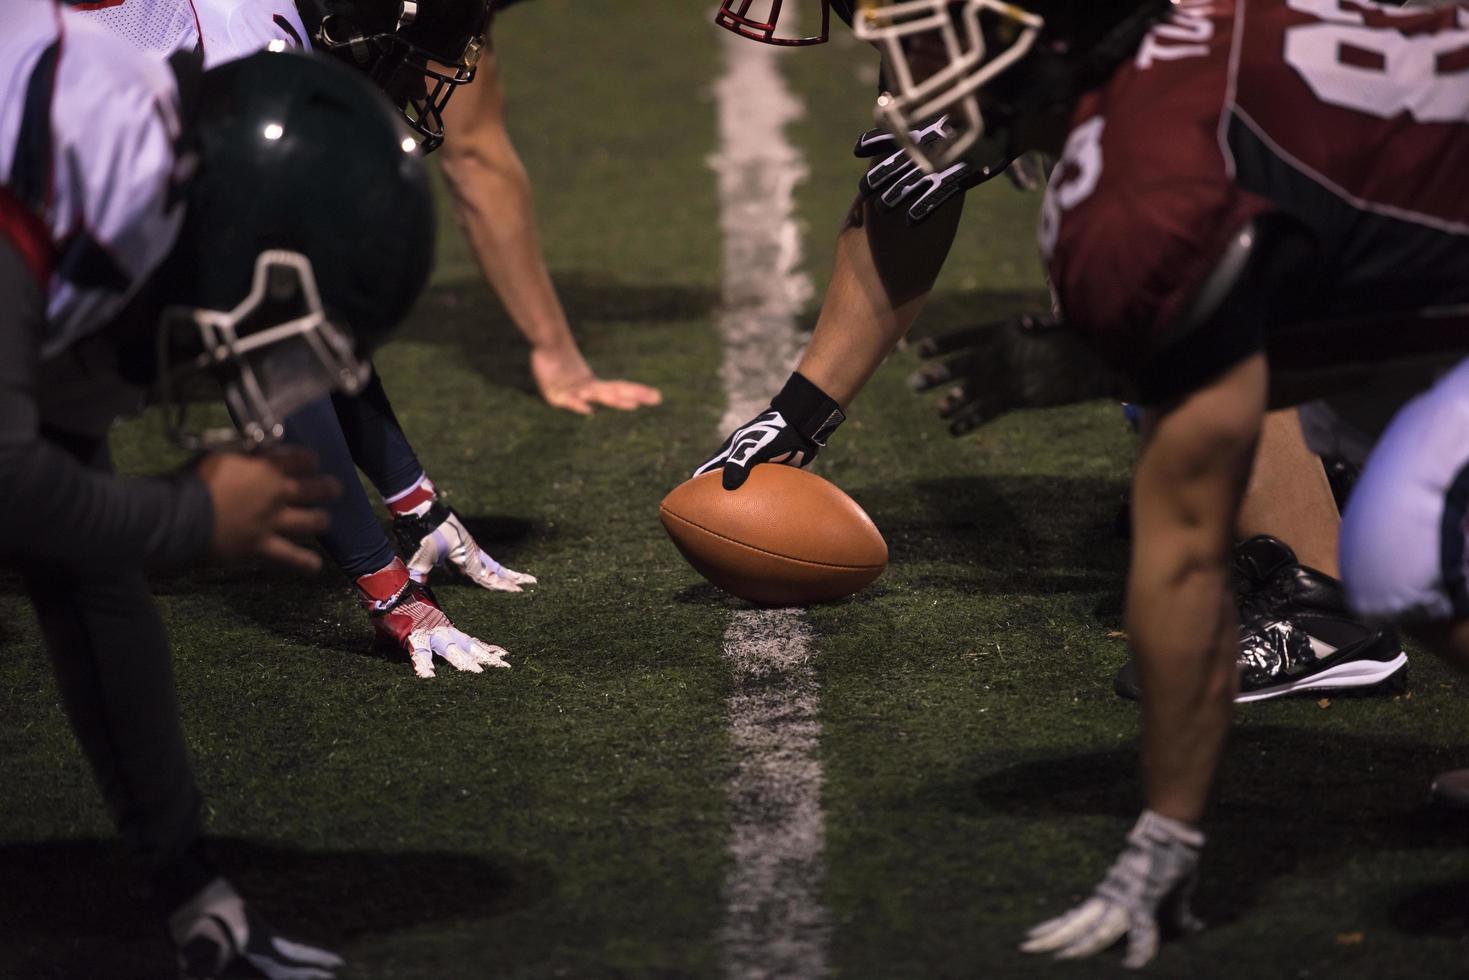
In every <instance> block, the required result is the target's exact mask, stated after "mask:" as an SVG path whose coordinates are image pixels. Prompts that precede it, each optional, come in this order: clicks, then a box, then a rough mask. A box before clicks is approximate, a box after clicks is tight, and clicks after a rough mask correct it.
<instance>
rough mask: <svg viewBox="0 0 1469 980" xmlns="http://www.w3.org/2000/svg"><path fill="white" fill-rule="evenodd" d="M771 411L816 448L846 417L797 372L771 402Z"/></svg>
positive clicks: (823, 393)
mask: <svg viewBox="0 0 1469 980" xmlns="http://www.w3.org/2000/svg"><path fill="white" fill-rule="evenodd" d="M770 407H771V408H773V409H775V410H776V411H777V412H779V413H780V414H781V417H782V418H784V419H785V420H786V424H787V425H789V426H790V427H791V428H793V429H795V430H796V431H797V432H799V433H800V434H801V435H802V436H803V437H804V438H806V439H809V440H810V441H811V442H814V443H815V444H816V445H818V446H825V445H826V441H827V440H828V439H830V438H831V435H832V433H833V432H835V431H836V430H837V427H838V426H840V425H841V424H842V423H843V422H845V421H846V420H847V415H846V413H845V412H843V411H842V407H841V406H840V405H838V404H837V403H836V401H835V400H834V399H833V398H832V397H831V396H830V395H828V394H827V393H826V392H824V391H822V390H821V389H820V388H818V387H816V385H814V384H812V383H811V382H810V381H809V380H807V379H806V377H805V376H803V375H802V374H801V373H800V372H799V371H796V372H792V373H791V377H790V380H788V381H787V382H786V383H785V387H784V388H782V389H780V393H779V394H777V395H776V396H775V397H774V398H772V399H771V400H770Z"/></svg>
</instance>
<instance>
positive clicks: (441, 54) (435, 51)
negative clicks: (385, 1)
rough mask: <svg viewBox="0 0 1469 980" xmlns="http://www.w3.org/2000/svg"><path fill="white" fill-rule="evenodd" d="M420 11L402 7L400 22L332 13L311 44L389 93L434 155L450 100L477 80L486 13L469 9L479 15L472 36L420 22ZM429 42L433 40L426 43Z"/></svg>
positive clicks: (416, 6) (414, 5) (467, 30)
mask: <svg viewBox="0 0 1469 980" xmlns="http://www.w3.org/2000/svg"><path fill="white" fill-rule="evenodd" d="M419 6H420V5H419V4H417V3H402V4H399V5H398V7H397V13H396V16H395V17H394V18H393V19H391V20H388V21H383V20H381V19H377V18H369V17H368V16H367V14H366V13H363V14H357V15H354V14H353V13H340V12H329V13H326V14H325V15H324V16H323V17H322V19H321V23H320V27H319V29H317V30H316V32H315V33H314V35H313V37H312V41H313V43H314V44H315V45H316V46H317V47H319V48H322V49H323V50H326V51H330V52H332V53H333V54H335V55H337V56H339V57H342V58H345V60H347V61H348V62H350V63H351V64H352V65H353V66H354V67H356V68H357V69H358V70H359V71H362V72H363V73H365V74H366V75H367V76H368V77H369V78H370V79H371V80H372V81H373V82H374V83H375V84H376V85H377V86H378V87H379V88H381V89H382V90H383V91H384V92H386V93H387V95H388V98H389V99H390V100H392V102H393V103H394V104H395V105H397V106H398V107H399V109H400V110H401V111H402V113H403V116H404V117H405V118H406V120H407V122H408V126H409V128H410V129H411V130H412V131H413V133H414V138H415V139H416V141H417V142H418V145H419V149H420V150H422V151H423V152H424V153H432V152H433V151H434V150H436V149H438V148H439V147H440V146H441V145H443V142H444V107H445V106H447V105H448V103H449V97H450V96H451V95H453V94H454V90H455V89H457V88H458V87H459V86H461V85H465V84H468V83H469V82H471V81H473V80H474V73H475V68H476V66H477V64H478V62H479V56H480V51H481V50H482V49H483V47H484V31H485V29H486V23H487V18H488V7H484V8H480V7H479V6H478V5H476V4H472V3H471V4H469V5H468V7H470V8H473V9H474V10H477V11H479V14H480V17H479V22H478V26H477V28H474V29H473V32H471V29H470V28H466V27H459V26H455V25H449V24H444V23H441V22H440V23H435V22H432V21H430V22H427V23H424V22H420V21H419V18H420V16H421V12H420V10H419ZM365 9H366V5H364V10H365ZM435 9H438V8H435ZM415 25H417V27H415ZM425 36H427V37H428V38H429V39H430V40H427V41H424V40H422V39H423V38H424V37H425ZM420 42H422V43H420ZM425 45H431V46H425Z"/></svg>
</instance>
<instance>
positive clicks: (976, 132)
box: [852, 0, 1046, 173]
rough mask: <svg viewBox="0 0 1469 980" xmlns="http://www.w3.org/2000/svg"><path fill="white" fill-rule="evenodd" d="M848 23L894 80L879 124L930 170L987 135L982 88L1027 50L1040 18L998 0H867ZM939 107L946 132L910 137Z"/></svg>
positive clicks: (1039, 29)
mask: <svg viewBox="0 0 1469 980" xmlns="http://www.w3.org/2000/svg"><path fill="white" fill-rule="evenodd" d="M852 26H853V30H854V31H855V32H856V34H857V37H859V38H861V39H862V40H864V41H870V42H872V43H873V44H876V45H877V46H878V47H879V48H880V49H881V51H882V52H883V59H884V62H885V65H886V67H887V70H888V79H889V83H890V84H891V85H892V86H893V91H891V92H887V93H884V94H883V95H882V97H881V98H879V99H878V102H877V108H876V110H875V116H876V120H877V123H878V125H880V126H882V127H883V128H885V129H887V130H889V131H891V132H892V133H893V135H894V136H895V137H897V139H898V141H899V142H900V143H901V144H902V145H903V147H904V149H906V150H907V151H908V155H909V156H910V157H912V158H913V160H914V161H915V162H916V163H918V164H919V166H921V167H922V168H923V169H924V170H925V172H927V173H934V172H937V171H939V170H943V169H944V168H946V167H949V166H951V165H952V164H954V163H956V162H958V161H959V160H961V159H963V158H964V157H965V155H966V154H967V153H968V152H969V151H970V150H971V149H973V148H974V147H975V145H976V144H977V143H978V142H979V141H980V140H981V139H982V138H984V137H985V136H986V135H987V133H986V120H985V115H984V111H983V109H982V107H981V102H980V90H981V89H983V88H985V87H986V86H990V85H992V84H993V83H994V81H995V80H996V79H997V78H999V77H1000V76H1001V75H1004V74H1005V73H1006V72H1008V71H1010V70H1011V69H1012V68H1014V67H1015V66H1016V65H1017V64H1018V63H1019V62H1020V61H1022V60H1023V59H1024V58H1025V57H1026V56H1027V55H1029V54H1030V53H1031V51H1032V50H1033V49H1034V48H1035V46H1036V42H1037V40H1038V39H1039V38H1040V36H1041V32H1042V31H1043V30H1044V29H1045V26H1046V21H1045V18H1043V17H1041V16H1040V15H1038V14H1035V13H1032V12H1030V11H1028V10H1024V9H1022V8H1021V7H1019V6H1016V5H1014V4H1011V3H1005V2H1003V0H897V2H885V0H866V2H864V3H863V4H861V5H860V6H859V8H858V11H857V16H856V18H855V19H854V21H853V24H852ZM945 114H947V115H948V116H949V123H950V129H951V130H953V136H952V137H951V138H950V139H948V140H945V141H941V142H938V143H931V144H929V145H926V146H920V145H918V144H917V143H916V142H915V141H914V140H913V138H912V136H911V135H910V134H911V133H912V132H914V131H917V130H922V129H923V128H924V126H925V125H926V124H927V123H929V122H931V121H933V120H934V119H936V118H938V117H939V116H942V115H945Z"/></svg>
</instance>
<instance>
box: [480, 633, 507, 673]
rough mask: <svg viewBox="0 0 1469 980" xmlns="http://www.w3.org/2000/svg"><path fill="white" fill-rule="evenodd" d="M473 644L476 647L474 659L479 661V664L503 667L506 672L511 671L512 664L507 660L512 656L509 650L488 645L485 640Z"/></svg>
mask: <svg viewBox="0 0 1469 980" xmlns="http://www.w3.org/2000/svg"><path fill="white" fill-rule="evenodd" d="M472 643H473V646H474V649H473V653H474V659H475V660H477V661H478V662H479V663H482V664H484V665H485V666H486V667H503V668H504V669H506V670H509V669H510V664H509V663H507V662H506V660H505V658H506V657H508V656H510V651H509V650H506V649H505V648H504V647H497V646H495V645H493V644H490V643H486V642H485V641H483V640H473V641H472Z"/></svg>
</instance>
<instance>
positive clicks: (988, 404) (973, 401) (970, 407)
mask: <svg viewBox="0 0 1469 980" xmlns="http://www.w3.org/2000/svg"><path fill="white" fill-rule="evenodd" d="M971 392H972V389H964V394H963V395H962V398H963V400H964V404H963V405H962V406H961V407H959V408H957V409H955V410H954V411H953V413H952V414H950V415H949V416H948V418H949V435H951V436H955V437H958V436H967V435H969V433H971V432H973V431H974V430H975V429H978V428H979V427H981V426H983V425H987V424H988V423H990V422H993V421H994V420H995V419H997V418H999V417H1000V416H1001V415H1004V414H1005V413H1006V412H1007V411H1009V410H1010V409H1011V408H1014V407H1015V406H1013V405H1009V404H1007V403H1006V399H1005V398H1004V397H1003V396H995V395H993V394H990V395H984V394H980V395H974V394H972V393H971Z"/></svg>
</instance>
